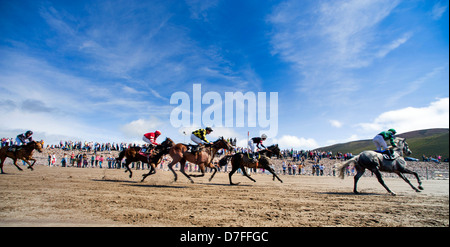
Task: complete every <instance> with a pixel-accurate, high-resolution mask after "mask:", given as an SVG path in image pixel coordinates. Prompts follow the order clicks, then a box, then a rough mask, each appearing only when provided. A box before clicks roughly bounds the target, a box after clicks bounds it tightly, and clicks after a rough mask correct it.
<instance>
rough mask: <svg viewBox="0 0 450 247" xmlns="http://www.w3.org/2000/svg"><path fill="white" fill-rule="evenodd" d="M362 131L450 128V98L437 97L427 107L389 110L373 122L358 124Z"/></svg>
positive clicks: (400, 131) (401, 131)
mask: <svg viewBox="0 0 450 247" xmlns="http://www.w3.org/2000/svg"><path fill="white" fill-rule="evenodd" d="M356 127H357V128H359V131H361V132H362V133H372V134H373V133H376V132H379V131H381V130H383V129H389V128H395V129H396V130H397V131H398V132H399V133H404V132H408V131H413V130H420V129H428V128H449V98H442V99H437V100H436V101H434V102H431V103H430V105H428V106H425V107H406V108H402V109H398V110H392V111H387V112H384V113H382V114H380V115H379V116H377V117H376V118H375V119H374V120H373V121H372V122H365V123H359V124H357V125H356Z"/></svg>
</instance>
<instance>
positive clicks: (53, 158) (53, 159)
mask: <svg viewBox="0 0 450 247" xmlns="http://www.w3.org/2000/svg"><path fill="white" fill-rule="evenodd" d="M51 166H56V155H55V154H52V160H51Z"/></svg>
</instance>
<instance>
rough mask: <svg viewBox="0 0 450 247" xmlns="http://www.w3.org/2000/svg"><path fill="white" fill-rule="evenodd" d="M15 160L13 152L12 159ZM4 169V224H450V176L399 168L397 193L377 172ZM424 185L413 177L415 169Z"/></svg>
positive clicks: (0, 211)
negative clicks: (409, 173)
mask: <svg viewBox="0 0 450 247" xmlns="http://www.w3.org/2000/svg"><path fill="white" fill-rule="evenodd" d="M8 163H9V162H8ZM5 172H7V174H1V175H0V188H1V189H0V226H163V227H168V226H247V227H251V226H274V227H278V226H287V227H289V226H293V227H305V226H306V227H309V226H314V227H315V226H353V227H360V226H367V227H372V226H373V227H391V226H408V227H409V226H421V227H422V226H425V227H427V226H446V227H448V226H449V180H425V179H424V180H423V186H424V188H425V190H424V191H423V192H421V193H416V192H414V191H413V190H412V189H411V188H410V187H409V185H407V184H406V183H405V182H404V181H403V180H401V179H399V178H389V177H388V178H386V179H385V182H386V184H387V185H388V186H389V187H390V188H391V189H392V190H393V191H395V192H396V193H397V196H391V195H389V194H387V193H386V191H385V190H384V188H383V187H382V186H381V185H380V184H379V183H378V182H377V180H376V178H375V177H371V176H367V177H363V178H361V180H360V182H359V190H360V192H362V194H361V195H354V194H353V193H352V189H353V178H352V177H346V178H345V179H344V180H341V179H338V178H336V177H332V176H323V177H315V176H288V175H281V178H282V179H283V180H284V183H280V182H278V181H272V177H271V176H269V175H265V174H253V175H252V177H253V178H254V179H255V180H256V181H257V182H256V183H254V182H252V181H250V180H248V179H247V178H246V177H243V176H242V175H241V174H238V173H236V174H235V175H234V176H233V182H240V185H238V186H230V185H229V183H228V173H218V174H217V175H216V177H215V178H214V179H213V180H212V181H211V182H209V181H208V178H209V176H210V174H209V173H207V174H206V176H205V177H200V178H194V180H195V182H196V183H194V184H191V183H190V182H189V181H188V180H187V179H186V178H185V177H184V176H183V175H182V174H180V173H178V174H179V178H178V181H177V182H173V175H172V173H171V172H168V171H163V170H157V173H156V174H155V175H152V176H149V177H148V178H147V179H146V180H145V181H144V182H142V183H141V182H139V181H140V179H141V178H142V177H141V175H142V174H144V172H146V171H142V170H133V172H134V176H133V178H131V179H130V178H129V177H128V174H125V173H124V170H122V169H105V168H103V169H100V168H76V167H48V166H45V165H36V166H35V170H34V171H30V170H28V169H25V170H24V171H22V172H21V171H18V170H17V169H16V168H15V167H13V166H12V165H10V164H6V165H5ZM410 180H411V181H412V182H413V184H414V185H417V183H416V181H415V180H414V179H410Z"/></svg>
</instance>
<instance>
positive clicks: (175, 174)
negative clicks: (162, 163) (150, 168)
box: [167, 158, 179, 182]
mask: <svg viewBox="0 0 450 247" xmlns="http://www.w3.org/2000/svg"><path fill="white" fill-rule="evenodd" d="M178 161H179V160H175V158H174V159H173V160H172V162H171V163H170V164H169V165H167V167H169V170H171V171H172V173H173V176H174V179H173V181H174V182H176V181H177V179H178V175H177V173H176V172H175V171H174V170H173V168H172V167H173V166H174V165H175V164H176V163H178Z"/></svg>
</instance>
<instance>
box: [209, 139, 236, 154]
mask: <svg viewBox="0 0 450 247" xmlns="http://www.w3.org/2000/svg"><path fill="white" fill-rule="evenodd" d="M213 146H214V147H216V148H219V149H220V148H224V149H226V150H228V151H231V150H233V146H231V145H230V143H228V142H227V140H225V139H224V138H223V137H220V138H219V139H217V141H215V142H214V143H213Z"/></svg>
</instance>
